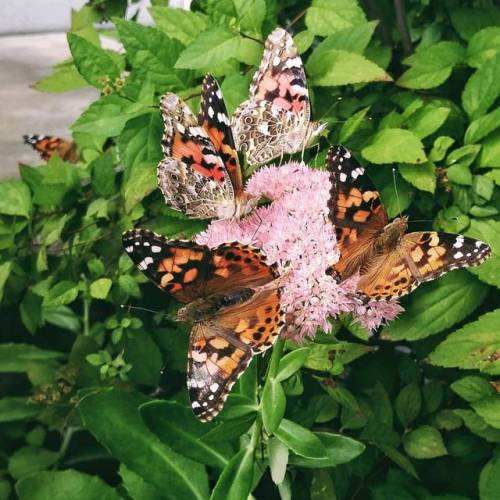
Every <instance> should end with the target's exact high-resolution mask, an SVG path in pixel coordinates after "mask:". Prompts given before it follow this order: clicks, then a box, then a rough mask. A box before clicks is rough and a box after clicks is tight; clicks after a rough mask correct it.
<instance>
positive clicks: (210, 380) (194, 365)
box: [188, 286, 285, 420]
mask: <svg viewBox="0 0 500 500" xmlns="http://www.w3.org/2000/svg"><path fill="white" fill-rule="evenodd" d="M249 290H250V289H249ZM284 318H285V312H284V310H283V308H282V306H281V304H280V291H279V288H278V287H277V286H270V287H263V288H262V289H258V290H257V291H255V292H253V293H252V295H251V297H250V298H249V299H248V300H245V301H242V302H238V303H236V304H232V305H229V306H228V307H223V308H221V309H220V311H219V312H218V313H217V314H216V315H215V317H214V318H213V320H211V321H207V322H205V323H202V324H200V325H196V326H195V328H193V332H192V335H191V342H190V348H189V353H188V388H189V395H190V399H191V406H192V408H193V411H194V412H195V414H196V415H197V416H198V418H200V419H202V420H211V419H212V418H213V417H214V416H215V415H217V413H219V411H220V410H221V409H222V407H223V405H224V401H225V400H226V398H227V395H228V394H229V391H230V390H231V388H232V386H233V385H234V383H235V382H236V380H237V379H238V378H239V377H240V376H241V375H242V373H243V372H244V371H245V369H246V367H247V366H248V364H249V363H250V361H251V360H252V357H253V356H254V355H255V354H257V353H260V352H263V351H265V350H266V349H268V348H269V347H271V346H272V345H273V343H274V341H275V340H276V338H277V336H278V335H279V333H280V332H281V330H282V328H283V326H284V325H285V320H284Z"/></svg>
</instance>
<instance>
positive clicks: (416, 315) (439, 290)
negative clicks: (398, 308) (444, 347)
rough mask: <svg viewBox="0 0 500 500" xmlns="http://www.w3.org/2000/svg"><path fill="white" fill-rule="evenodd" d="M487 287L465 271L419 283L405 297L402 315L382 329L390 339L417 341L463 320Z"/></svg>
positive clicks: (479, 301) (480, 299) (385, 337)
mask: <svg viewBox="0 0 500 500" xmlns="http://www.w3.org/2000/svg"><path fill="white" fill-rule="evenodd" d="M487 293H488V287H487V286H486V285H484V284H483V283H482V282H481V281H479V280H477V279H475V278H474V277H473V276H472V275H471V274H470V273H468V272H467V271H465V270H458V271H454V272H452V273H448V274H446V275H445V276H443V277H442V278H440V279H439V280H436V281H433V282H432V283H428V284H423V285H421V286H420V287H419V288H418V290H416V291H415V292H413V293H412V294H411V295H410V296H409V297H408V302H407V303H406V307H405V309H406V311H405V314H403V315H402V316H400V317H399V318H397V319H396V320H394V321H393V322H392V323H391V324H390V325H388V326H386V327H385V328H384V329H383V331H382V338H384V339H387V340H392V341H397V340H403V339H406V340H419V339H423V338H426V337H429V336H430V335H435V334H436V333H439V332H442V331H443V330H445V329H446V328H450V327H451V326H453V325H454V324H456V323H458V322H459V321H462V320H463V319H464V318H466V317H467V316H468V315H469V314H470V313H471V312H472V311H474V310H475V309H476V308H477V307H478V306H479V305H481V303H482V302H483V300H484V299H485V297H486V294H487Z"/></svg>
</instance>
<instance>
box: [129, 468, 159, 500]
mask: <svg viewBox="0 0 500 500" xmlns="http://www.w3.org/2000/svg"><path fill="white" fill-rule="evenodd" d="M120 477H121V478H122V481H123V486H124V487H125V489H126V490H127V493H128V494H129V496H130V498H133V499H140V500H163V499H164V498H165V496H164V495H162V493H161V492H160V490H159V489H158V488H155V487H154V486H153V485H152V484H149V483H147V482H146V481H144V479H142V477H141V476H139V474H136V473H135V472H134V471H131V470H130V469H127V467H125V465H123V464H121V465H120Z"/></svg>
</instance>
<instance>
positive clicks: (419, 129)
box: [407, 106, 451, 139]
mask: <svg viewBox="0 0 500 500" xmlns="http://www.w3.org/2000/svg"><path fill="white" fill-rule="evenodd" d="M450 111H451V109H450V108H445V107H433V106H425V107H423V108H421V109H419V110H418V111H417V112H416V113H415V114H413V115H412V116H411V117H410V118H409V119H408V122H407V125H408V128H409V129H410V130H411V131H412V132H413V133H414V134H415V135H416V136H417V137H418V138H419V139H424V138H425V137H427V136H429V135H431V134H433V133H434V132H436V130H438V129H439V128H440V127H441V126H442V125H443V124H444V122H445V121H446V119H447V118H448V115H449V114H450Z"/></svg>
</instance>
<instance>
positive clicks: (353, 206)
mask: <svg viewBox="0 0 500 500" xmlns="http://www.w3.org/2000/svg"><path fill="white" fill-rule="evenodd" d="M327 169H328V171H329V177H330V182H331V191H330V201H329V209H330V220H331V221H332V223H333V224H334V226H335V230H336V234H337V245H338V248H339V250H340V260H339V261H338V262H337V263H336V264H334V265H333V266H332V268H330V270H329V273H330V274H332V275H334V276H335V277H336V278H337V279H338V280H339V281H344V280H346V279H347V278H350V277H351V276H353V275H355V274H356V273H358V272H359V276H360V279H359V282H358V285H357V296H358V298H360V299H361V300H362V301H363V302H372V301H379V300H391V299H394V298H397V297H401V296H402V295H405V294H407V293H409V292H411V291H412V290H414V289H415V288H416V287H417V286H418V285H419V284H420V283H423V282H425V281H431V280H434V279H436V278H438V277H439V276H441V275H442V274H444V273H446V272H448V271H451V270H453V269H458V268H461V267H469V266H477V265H479V264H481V263H482V262H484V261H485V260H486V259H487V258H488V257H489V256H490V254H491V249H490V247H489V246H488V245H487V244H486V243H483V242H482V241H479V240H474V239H472V238H466V237H465V236H462V235H460V234H448V233H441V232H436V231H421V232H414V233H407V232H406V229H407V227H408V217H406V216H404V217H398V218H396V219H394V220H393V221H392V222H389V219H388V217H387V212H386V211H385V208H384V205H383V204H382V201H381V199H380V193H379V192H378V191H377V190H376V188H375V186H374V185H373V183H372V182H371V180H370V179H369V177H368V176H367V175H366V174H365V170H364V168H363V167H362V166H361V165H360V164H359V163H358V162H357V161H356V159H355V158H353V156H352V155H351V153H350V152H349V151H348V150H347V149H345V148H343V147H342V146H336V147H333V148H331V149H330V151H329V153H328V157H327Z"/></svg>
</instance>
